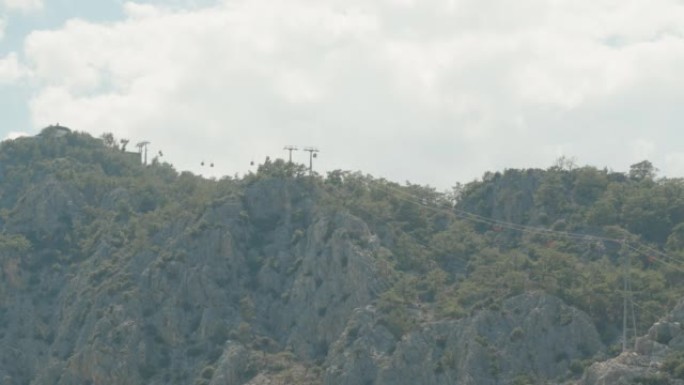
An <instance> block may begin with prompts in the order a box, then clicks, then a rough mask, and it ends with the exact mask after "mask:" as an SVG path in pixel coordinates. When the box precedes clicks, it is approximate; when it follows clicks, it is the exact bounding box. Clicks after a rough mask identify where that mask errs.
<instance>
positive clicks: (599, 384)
mask: <svg viewBox="0 0 684 385" xmlns="http://www.w3.org/2000/svg"><path fill="white" fill-rule="evenodd" d="M682 325H684V301H682V302H680V303H679V304H678V305H677V306H676V307H675V308H674V309H673V310H672V312H670V314H668V315H667V316H666V317H665V318H663V319H662V320H660V321H659V322H656V323H655V324H653V326H651V328H650V329H649V330H648V333H647V334H646V335H645V336H642V337H638V338H637V339H636V341H635V344H634V348H633V350H629V351H626V352H623V353H622V354H620V355H619V356H618V357H615V358H613V359H610V360H606V361H603V362H596V363H594V364H592V365H591V366H590V367H589V368H588V369H587V370H586V371H585V373H584V376H583V377H582V380H581V381H580V382H579V385H617V384H668V385H682V384H684V378H682V377H684V355H683V354H682V353H683V352H684V330H683V329H682Z"/></svg>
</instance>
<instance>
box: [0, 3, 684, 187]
mask: <svg viewBox="0 0 684 385" xmlns="http://www.w3.org/2000/svg"><path fill="white" fill-rule="evenodd" d="M0 7H1V8H0V103H2V113H1V114H0V138H6V137H11V136H14V135H17V134H18V133H27V134H36V133H37V132H39V131H40V129H41V128H43V127H45V126H47V125H49V124H53V123H57V122H59V123H60V124H62V125H65V126H68V127H70V128H72V129H75V130H79V131H86V132H89V133H91V134H93V135H96V136H99V135H100V134H101V133H103V132H112V133H114V135H115V136H117V137H124V138H129V139H130V140H131V142H133V143H135V142H137V141H141V140H149V141H150V142H151V143H152V144H151V146H150V150H151V151H152V152H155V153H156V152H157V151H158V150H162V151H163V152H164V155H165V160H166V161H168V162H170V163H172V164H173V165H174V166H175V167H176V168H178V169H179V170H186V169H189V170H192V171H194V172H203V173H204V174H205V175H206V174H213V175H215V176H218V175H221V174H230V175H233V174H235V173H240V174H243V173H245V172H247V171H248V170H249V169H250V165H249V163H250V161H252V160H254V161H255V162H262V161H263V159H264V158H265V157H266V156H271V157H272V158H275V157H286V155H287V154H286V152H285V151H283V146H285V145H290V144H291V145H299V146H301V147H303V146H316V147H318V148H319V149H320V151H321V152H320V156H319V158H318V159H317V160H316V161H315V163H314V167H315V168H316V169H317V170H318V171H320V172H323V171H328V170H332V169H345V170H361V171H363V172H364V173H370V174H373V175H376V176H381V177H386V178H388V179H391V180H395V181H398V182H404V181H406V180H409V181H411V182H413V183H421V184H430V185H432V186H435V187H437V188H438V189H440V190H442V189H446V188H448V187H449V186H453V185H454V184H455V183H456V182H468V181H470V180H473V179H474V178H478V177H480V176H482V174H483V173H484V172H485V171H487V170H492V171H496V170H503V169H505V168H528V167H541V168H547V167H549V166H551V165H552V164H553V162H554V160H555V159H557V158H558V157H560V156H566V157H574V158H575V159H576V161H577V163H578V164H579V165H585V164H590V165H594V166H597V167H604V166H605V167H608V168H611V169H614V170H616V171H626V170H628V168H629V165H630V164H634V163H636V162H639V161H641V160H643V159H649V160H651V161H652V162H653V163H654V165H655V166H656V167H658V168H659V169H660V175H664V176H668V177H680V176H684V117H683V114H682V111H683V110H684V109H683V106H684V2H682V1H681V0H650V1H644V0H635V1H631V0H516V1H510V0H415V1H413V0H287V1H276V0H268V1H266V0H224V1H218V0H213V1H212V0H194V1H193V0H175V1H173V0H166V1H152V0H148V1H136V2H129V1H122V0H97V1H93V0H45V1H43V0H0ZM293 157H294V159H295V160H296V161H300V162H308V156H307V155H306V154H305V153H302V152H298V153H295V154H294V156H293ZM202 161H205V162H206V163H207V164H208V163H209V162H214V163H215V165H216V167H215V168H214V169H209V168H207V167H205V168H203V169H202V168H201V166H200V162H202Z"/></svg>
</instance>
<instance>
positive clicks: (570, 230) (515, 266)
mask: <svg viewBox="0 0 684 385" xmlns="http://www.w3.org/2000/svg"><path fill="white" fill-rule="evenodd" d="M104 139H105V140H100V139H95V138H92V137H90V136H89V135H87V134H83V133H75V132H74V133H69V134H67V135H64V136H58V135H51V133H50V131H46V132H44V133H43V135H41V136H38V137H35V138H21V139H17V140H13V141H5V142H3V143H2V144H1V145H0V181H1V184H0V186H1V187H0V210H1V211H0V221H1V223H2V225H3V233H2V234H0V252H1V253H2V254H3V255H5V256H8V255H9V256H17V257H18V259H17V258H15V259H8V260H11V261H16V260H19V262H18V263H19V264H21V267H24V268H26V269H27V270H28V271H36V270H38V269H41V268H42V267H44V266H52V268H53V269H54V270H55V271H58V270H60V269H62V266H69V265H70V264H76V263H82V262H84V261H86V260H87V259H88V258H89V256H91V255H93V254H94V253H96V252H97V250H96V249H97V247H98V245H100V244H101V242H100V241H101V240H102V238H103V237H106V238H107V242H108V244H111V245H112V246H113V247H114V250H116V252H115V253H116V254H115V255H113V256H112V258H123V257H124V256H125V255H130V254H132V253H134V252H136V251H140V250H151V251H152V252H154V251H155V250H160V247H161V246H160V245H159V244H156V243H155V242H157V241H156V240H155V239H156V237H155V236H156V234H157V233H158V232H159V231H160V229H162V228H163V227H164V224H165V223H167V222H168V221H169V220H171V219H174V220H177V219H179V218H188V223H194V225H193V226H194V227H190V228H187V229H186V230H185V231H186V232H189V233H192V232H193V231H202V229H203V228H202V226H208V225H207V224H205V225H203V224H202V223H201V222H200V223H197V222H193V220H194V219H196V218H197V217H198V216H199V214H200V213H202V212H203V211H204V210H205V209H206V208H208V207H213V206H218V205H220V204H221V203H223V202H226V201H229V200H234V199H237V200H239V199H242V197H243V195H244V192H245V191H246V189H248V188H249V187H250V186H251V185H253V184H254V183H256V182H258V181H263V180H268V179H274V180H282V179H286V180H291V181H292V183H295V184H297V185H298V186H300V187H301V189H303V191H306V193H305V194H306V195H307V196H308V197H309V198H311V199H313V200H314V201H315V204H316V205H317V206H318V207H319V210H321V211H329V212H335V211H345V212H350V213H351V214H353V215H354V216H357V217H359V218H361V219H362V220H363V221H364V222H365V223H367V224H368V226H369V227H370V229H371V231H372V232H373V233H374V234H375V235H376V236H377V237H378V239H379V241H380V243H381V244H382V246H384V247H383V248H381V249H378V251H377V252H376V255H375V256H374V257H375V258H376V260H377V264H378V266H380V267H381V269H380V270H379V271H380V274H382V275H383V276H384V277H385V278H386V279H387V281H388V282H390V285H389V288H388V289H387V290H386V291H385V292H384V293H382V294H380V295H379V297H378V298H377V305H378V308H379V309H381V311H382V312H383V314H384V316H383V317H384V322H385V323H386V325H387V326H388V327H389V329H390V330H392V332H393V333H395V334H396V335H402V334H403V333H405V332H407V331H408V330H410V329H411V328H412V327H413V326H414V325H416V324H418V323H420V322H423V321H426V320H434V319H442V318H459V317H464V316H466V315H468V314H471V313H472V312H474V311H477V310H478V309H482V308H497V306H499V305H500V303H501V301H502V300H504V299H506V298H508V297H511V296H514V295H517V294H520V293H523V292H525V291H531V290H543V291H545V292H548V293H550V294H553V295H556V296H558V297H560V298H562V299H563V300H565V301H566V302H567V303H569V304H572V305H574V306H576V307H578V308H580V309H582V310H584V311H586V312H587V313H588V314H589V315H590V316H591V317H592V318H593V319H594V321H595V323H596V325H597V326H598V327H599V330H600V332H601V333H602V337H603V339H604V341H605V342H607V343H616V342H617V341H618V338H619V332H620V328H621V324H622V321H621V320H622V306H623V305H622V298H623V294H624V292H623V289H622V288H623V263H627V264H628V266H627V269H628V275H629V277H630V280H629V281H630V288H629V289H630V290H629V292H630V293H631V297H632V299H633V303H634V305H635V307H634V308H635V318H636V320H637V332H638V333H643V332H644V331H645V329H646V327H647V326H648V325H650V324H651V323H653V322H654V321H655V320H656V319H657V318H658V317H660V316H662V315H663V314H664V313H665V312H666V311H667V310H668V309H669V308H670V307H671V306H672V305H673V303H674V302H675V301H676V300H678V299H680V298H681V297H682V296H684V288H682V287H681V285H678V283H679V282H681V280H682V279H683V278H684V267H683V265H682V262H683V261H684V182H683V181H682V180H681V179H667V178H660V179H659V178H657V177H656V169H655V168H654V167H653V166H652V165H651V164H650V163H649V162H648V161H644V162H641V163H638V164H635V165H633V166H632V167H631V168H630V170H629V172H628V173H619V172H613V171H609V170H606V169H597V168H594V167H588V166H587V167H575V166H574V165H573V164H572V162H568V161H567V160H561V161H559V162H558V164H556V165H554V166H552V167H550V168H548V169H546V170H541V169H529V170H506V171H504V172H503V173H499V172H497V173H487V174H485V175H484V177H483V178H482V180H479V181H474V182H471V183H468V184H465V185H457V186H456V187H455V188H454V190H453V191H452V192H450V193H441V192H438V191H436V190H435V189H433V188H430V187H425V186H419V185H413V184H410V183H407V184H405V185H400V184H397V183H393V182H389V181H387V180H384V179H377V178H373V177H371V176H368V175H363V174H361V173H358V172H356V173H355V172H348V171H340V170H338V171H333V172H329V173H327V175H326V176H321V175H314V176H309V175H308V173H307V172H306V169H305V168H304V167H303V166H300V165H295V164H289V163H287V162H284V161H282V160H279V159H278V160H275V161H271V160H266V162H265V163H264V164H262V165H260V166H259V168H258V170H257V172H256V173H250V174H248V175H245V176H244V177H241V178H237V177H236V178H233V177H224V178H222V179H220V180H207V179H203V178H201V177H199V176H196V175H193V174H192V173H189V172H182V173H179V172H177V171H176V170H174V168H173V167H172V166H171V165H169V164H166V163H162V162H160V161H159V160H157V159H154V160H153V161H152V162H151V164H150V165H149V166H142V165H140V164H139V162H137V161H136V160H135V157H131V156H130V155H129V154H126V153H125V152H123V151H121V149H120V148H119V147H118V145H117V141H116V140H115V139H114V138H113V137H111V136H105V137H104ZM455 167H457V165H455ZM50 180H58V181H59V182H60V184H61V186H67V187H66V188H68V189H72V190H73V191H72V192H71V193H70V195H69V196H78V197H79V199H80V200H81V201H79V202H72V201H69V200H67V201H65V202H49V203H48V204H49V205H52V206H51V207H50V208H49V209H47V208H40V207H38V208H35V210H41V209H45V210H47V211H50V212H54V213H55V215H56V217H54V218H51V217H50V216H49V215H48V216H47V217H46V218H47V220H51V221H53V222H54V223H53V224H51V226H50V227H49V230H48V227H41V226H36V225H35V223H33V222H31V221H30V220H29V219H30V218H25V217H23V216H22V215H24V216H25V215H27V214H25V212H26V210H27V209H26V208H25V207H23V206H22V202H24V201H26V200H27V199H29V198H30V195H31V194H33V193H37V190H39V189H40V188H50V187H49V183H48V185H47V186H48V187H45V186H46V185H45V183H46V181H48V182H49V181H50ZM41 186H43V187H41ZM116 191H121V194H125V195H126V197H125V199H114V198H116V197H117V194H116V193H115V192H116ZM113 192H114V193H113ZM113 197H114V198H113ZM29 200H30V199H29ZM103 202H104V203H103ZM72 204H78V205H79V206H80V207H83V208H84V209H83V210H82V211H79V214H78V215H70V214H69V213H70V211H69V206H70V205H72ZM54 205H57V206H59V205H63V206H64V207H61V208H55V206H54ZM22 213H24V214H22ZM28 213H29V214H28V215H30V216H32V217H35V215H33V214H32V212H30V211H29V212H28ZM41 217H45V215H42V216H41ZM245 220H249V219H248V218H245ZM302 220H304V219H302ZM256 225H259V226H266V227H267V226H268V224H256ZM55 229H58V231H55ZM302 236H303V233H302V232H299V233H297V232H295V233H294V234H293V235H292V237H293V241H295V240H296V239H297V238H298V237H299V238H300V237H302ZM349 236H350V237H353V236H354V234H350V235H349ZM355 241H357V242H358V243H359V245H360V246H361V247H363V246H364V244H365V243H367V242H368V240H367V239H363V238H359V239H357V240H355ZM253 242H257V243H258V242H259V239H258V238H255V239H254V240H253ZM30 250H41V252H40V253H31V252H29V251H30ZM25 255H30V258H29V257H26V258H24V259H22V256H25ZM175 257H177V256H169V258H175ZM8 263H9V262H8ZM249 263H250V268H251V269H252V270H253V271H258V270H259V269H260V267H261V266H262V265H263V264H264V263H268V261H267V260H266V259H264V258H260V257H254V258H253V259H250V261H249ZM17 268H18V266H14V269H15V270H16V269H17ZM100 269H101V270H102V271H100V272H99V273H98V272H97V271H96V272H94V277H93V279H94V281H95V282H97V280H98V277H97V275H98V274H101V275H102V274H106V273H107V270H106V269H107V266H103V267H100ZM13 271H14V270H12V266H11V264H10V265H7V264H6V265H5V267H4V273H5V277H6V280H4V281H3V282H2V284H0V300H2V299H3V298H5V297H6V296H7V295H8V291H11V290H12V289H13V288H15V287H16V286H17V285H26V283H20V282H19V278H16V277H15V278H14V279H15V280H14V281H13V278H12V277H13V275H12V272H13ZM121 279H122V280H125V279H126V277H121ZM29 282H30V279H29ZM121 285H123V286H125V283H124V282H122V283H121ZM245 301H246V302H245V303H244V304H243V305H244V307H250V306H253V305H251V304H249V303H248V302H249V301H247V300H245ZM416 308H419V309H420V311H418V312H416V311H412V309H416Z"/></svg>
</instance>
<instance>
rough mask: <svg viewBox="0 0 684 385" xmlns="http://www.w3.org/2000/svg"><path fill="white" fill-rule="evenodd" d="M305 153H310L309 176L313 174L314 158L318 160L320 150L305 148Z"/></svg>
mask: <svg viewBox="0 0 684 385" xmlns="http://www.w3.org/2000/svg"><path fill="white" fill-rule="evenodd" d="M304 151H306V152H308V153H309V175H311V174H312V173H313V158H318V152H319V151H318V149H317V148H316V147H304Z"/></svg>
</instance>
